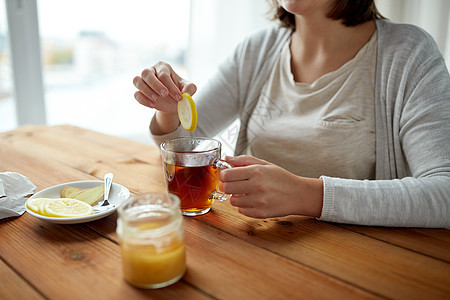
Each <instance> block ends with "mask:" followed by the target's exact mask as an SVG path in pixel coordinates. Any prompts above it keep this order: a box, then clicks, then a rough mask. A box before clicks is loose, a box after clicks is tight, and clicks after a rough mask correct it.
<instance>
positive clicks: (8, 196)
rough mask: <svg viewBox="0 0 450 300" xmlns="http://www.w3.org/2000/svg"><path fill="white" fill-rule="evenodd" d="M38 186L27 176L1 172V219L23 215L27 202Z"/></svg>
mask: <svg viewBox="0 0 450 300" xmlns="http://www.w3.org/2000/svg"><path fill="white" fill-rule="evenodd" d="M35 190H36V187H35V186H34V184H32V183H31V181H30V180H29V179H28V178H26V177H25V176H23V175H21V174H19V173H15V172H3V173H0V219H4V218H9V217H17V216H21V215H22V214H23V213H24V212H25V202H26V201H27V199H28V197H27V196H30V195H32V194H34V191H35Z"/></svg>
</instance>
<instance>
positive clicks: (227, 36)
mask: <svg viewBox="0 0 450 300" xmlns="http://www.w3.org/2000/svg"><path fill="white" fill-rule="evenodd" d="M267 11H268V5H267V1H265V0H245V1H242V0H226V1H225V0H191V24H190V26H191V30H190V39H189V50H188V53H187V67H188V70H189V73H188V76H189V79H190V80H191V81H193V82H195V83H197V84H199V85H201V84H202V83H204V82H205V81H206V79H207V78H208V77H209V76H211V75H212V73H213V72H214V71H215V69H216V67H217V65H218V64H219V63H220V61H222V60H224V59H225V58H226V57H227V56H228V55H230V54H231V53H232V51H233V49H234V48H235V47H236V45H237V44H238V43H239V42H240V41H241V40H242V39H244V38H245V36H247V35H249V34H251V33H252V32H255V31H257V30H259V29H262V28H264V27H266V26H268V25H269V24H270V22H269V21H268V19H267V18H266V15H267Z"/></svg>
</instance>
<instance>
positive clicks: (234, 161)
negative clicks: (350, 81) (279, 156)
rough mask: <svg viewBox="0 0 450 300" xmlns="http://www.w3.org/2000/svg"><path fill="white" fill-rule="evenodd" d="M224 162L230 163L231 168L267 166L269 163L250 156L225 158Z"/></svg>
mask: <svg viewBox="0 0 450 300" xmlns="http://www.w3.org/2000/svg"><path fill="white" fill-rule="evenodd" d="M225 160H226V161H227V162H228V163H230V164H231V165H232V166H233V167H244V166H250V165H269V164H270V163H269V162H267V161H265V160H262V159H259V158H256V157H253V156H250V155H240V156H235V157H233V156H227V157H225Z"/></svg>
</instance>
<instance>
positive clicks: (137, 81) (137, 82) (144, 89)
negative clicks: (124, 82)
mask: <svg viewBox="0 0 450 300" xmlns="http://www.w3.org/2000/svg"><path fill="white" fill-rule="evenodd" d="M133 84H134V86H135V87H136V88H137V89H138V90H139V92H140V93H141V94H142V95H143V96H145V97H146V98H148V99H150V100H152V101H156V99H158V96H159V95H158V94H157V93H156V92H155V91H154V90H153V89H152V88H150V87H149V86H148V85H147V83H146V82H145V81H144V80H143V79H142V77H139V76H136V77H134V79H133ZM135 98H136V97H135ZM136 100H138V101H139V99H137V98H136ZM141 104H142V103H141Z"/></svg>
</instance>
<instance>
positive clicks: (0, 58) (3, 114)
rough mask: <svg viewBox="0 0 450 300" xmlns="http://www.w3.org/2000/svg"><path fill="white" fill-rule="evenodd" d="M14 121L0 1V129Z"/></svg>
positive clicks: (5, 22)
mask: <svg viewBox="0 0 450 300" xmlns="http://www.w3.org/2000/svg"><path fill="white" fill-rule="evenodd" d="M16 123H17V121H16V109H15V106H14V101H13V78H12V68H11V53H10V51H9V41H8V23H7V19H6V6H5V2H4V1H0V131H6V130H12V129H14V128H15V127H16V126H17V124H16Z"/></svg>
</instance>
